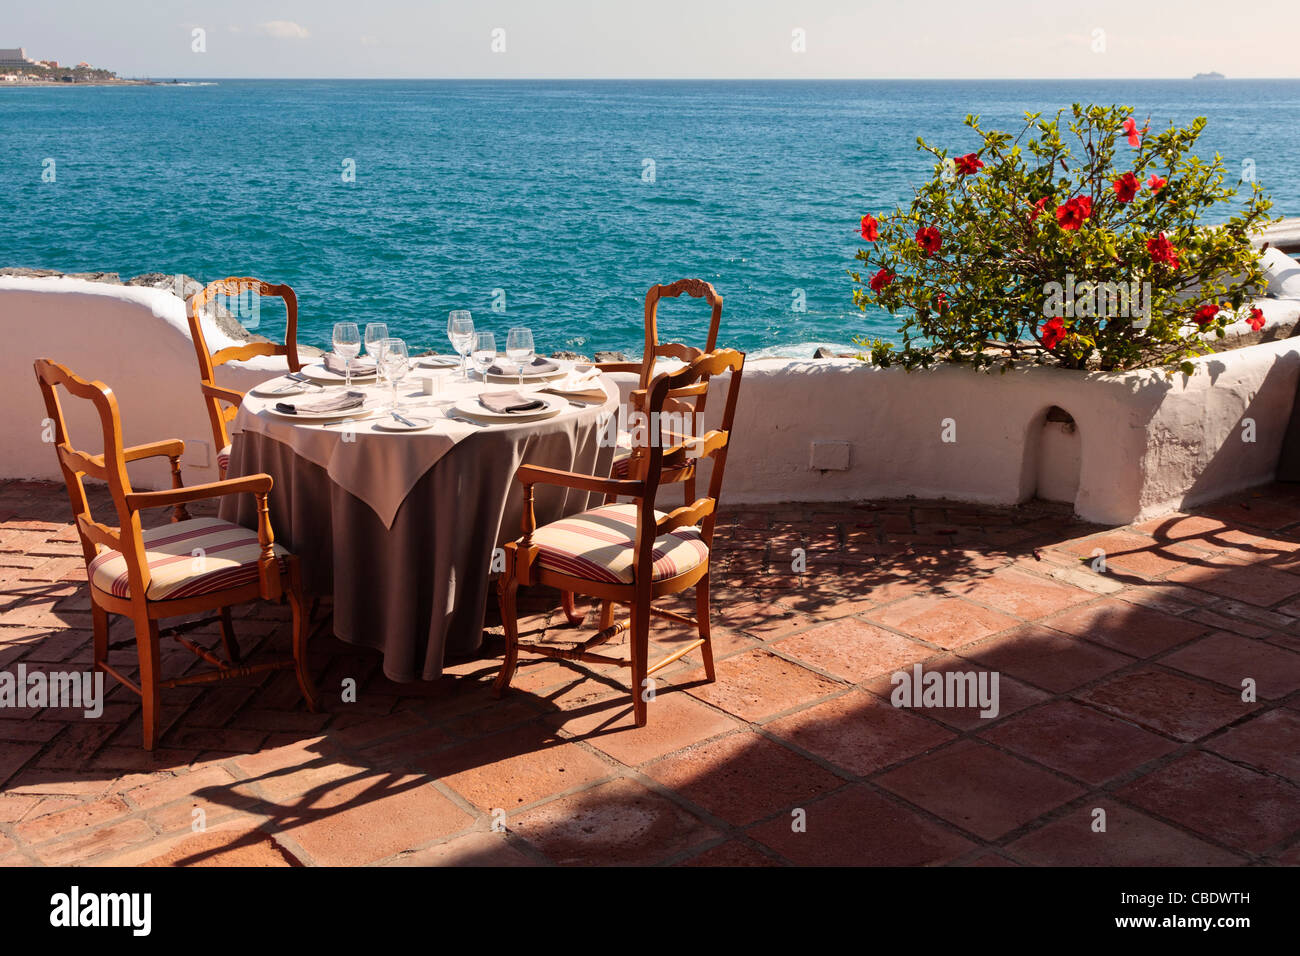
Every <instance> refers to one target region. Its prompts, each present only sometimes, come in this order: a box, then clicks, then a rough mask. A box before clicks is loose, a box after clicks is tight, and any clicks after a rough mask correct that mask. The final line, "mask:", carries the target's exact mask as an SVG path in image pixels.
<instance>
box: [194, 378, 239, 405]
mask: <svg viewBox="0 0 1300 956" xmlns="http://www.w3.org/2000/svg"><path fill="white" fill-rule="evenodd" d="M199 388H201V389H202V390H203V394H204V395H206V396H208V397H209V398H216V399H219V400H221V401H223V402H229V403H230V404H231V405H239V404H241V403H242V402H243V401H244V393H243V392H239V391H236V390H235V389H233V388H223V387H221V386H220V385H209V384H208V383H207V382H201V383H199Z"/></svg>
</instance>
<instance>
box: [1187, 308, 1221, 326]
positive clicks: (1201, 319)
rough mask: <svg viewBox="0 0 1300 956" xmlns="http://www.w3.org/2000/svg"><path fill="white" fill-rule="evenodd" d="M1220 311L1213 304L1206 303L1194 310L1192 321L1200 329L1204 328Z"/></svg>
mask: <svg viewBox="0 0 1300 956" xmlns="http://www.w3.org/2000/svg"><path fill="white" fill-rule="evenodd" d="M1221 311H1223V310H1222V309H1221V308H1220V307H1219V306H1217V305H1215V304H1214V303H1213V302H1207V303H1205V305H1203V306H1201V307H1200V308H1199V309H1197V310H1196V314H1195V315H1194V316H1192V319H1193V320H1194V321H1195V322H1196V324H1197V325H1199V326H1200V327H1201V328H1205V327H1206V326H1207V325H1209V324H1210V323H1211V322H1213V321H1214V319H1215V316H1217V315H1218V314H1219V313H1220V312H1221Z"/></svg>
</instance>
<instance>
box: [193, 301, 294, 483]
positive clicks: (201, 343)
mask: <svg viewBox="0 0 1300 956" xmlns="http://www.w3.org/2000/svg"><path fill="white" fill-rule="evenodd" d="M245 292H255V293H256V294H258V295H260V296H269V297H274V298H279V299H283V300H284V308H285V314H286V315H287V317H288V318H287V321H286V323H285V329H284V344H282V345H281V344H279V343H276V342H247V343H245V344H244V345H232V346H229V347H228V348H224V349H222V350H221V351H220V352H217V353H216V354H215V355H213V354H211V353H210V352H209V351H208V343H207V340H206V339H205V338H204V336H203V322H202V321H201V320H202V316H203V313H204V311H205V310H207V309H208V308H209V305H210V304H211V303H212V302H213V300H214V299H215V298H216V296H218V295H226V296H233V295H240V294H243V293H245ZM187 314H188V316H189V320H190V338H191V339H193V340H194V351H195V352H196V353H198V357H199V388H200V389H201V390H202V392H203V402H204V404H205V405H206V406H207V409H208V419H209V420H210V421H211V423H212V441H213V443H214V444H213V447H214V448H216V449H218V451H217V470H218V472H219V473H220V475H221V477H222V478H225V477H226V468H227V467H228V466H229V464H230V444H231V443H230V432H229V429H228V428H227V424H228V423H229V422H231V421H233V420H234V418H235V415H236V414H238V412H239V404H240V403H241V402H242V401H243V400H244V393H243V392H240V391H238V390H236V389H233V388H225V387H223V386H221V385H218V384H217V382H216V375H215V369H216V367H217V366H218V365H224V364H225V363H227V362H242V361H245V360H247V359H250V358H254V357H255V356H258V355H283V356H285V357H286V358H287V359H288V362H289V371H290V372H297V371H298V370H299V369H301V368H302V362H301V361H299V359H298V297H297V296H296V295H295V294H294V291H293V289H291V288H289V286H287V285H271V284H270V283H267V282H263V281H262V280H261V279H252V278H249V277H247V276H231V277H229V278H226V279H218V280H217V281H215V282H210V283H208V284H207V285H206V286H204V287H203V288H202V289H200V290H199V291H198V292H196V293H194V295H193V296H192V297H191V298H190V301H189V307H188V309H187Z"/></svg>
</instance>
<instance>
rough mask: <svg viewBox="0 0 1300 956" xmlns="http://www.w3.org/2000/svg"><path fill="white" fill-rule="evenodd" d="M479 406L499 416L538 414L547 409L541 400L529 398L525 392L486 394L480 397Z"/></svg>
mask: <svg viewBox="0 0 1300 956" xmlns="http://www.w3.org/2000/svg"><path fill="white" fill-rule="evenodd" d="M478 400H479V404H481V405H482V406H483V407H484V408H486V409H487V410H488V411H490V412H496V413H498V414H503V413H509V414H513V413H516V412H520V413H522V412H536V411H540V410H541V409H543V408H545V407H546V403H545V402H544V401H542V400H541V399H539V398H529V397H528V396H527V395H525V394H524V393H523V392H520V391H513V392H484V393H483V394H481V395H480V396H479V397H478Z"/></svg>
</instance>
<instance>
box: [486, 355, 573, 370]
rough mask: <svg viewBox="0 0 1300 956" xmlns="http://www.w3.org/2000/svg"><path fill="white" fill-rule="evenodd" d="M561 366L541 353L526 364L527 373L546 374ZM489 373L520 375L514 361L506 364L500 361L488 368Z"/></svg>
mask: <svg viewBox="0 0 1300 956" xmlns="http://www.w3.org/2000/svg"><path fill="white" fill-rule="evenodd" d="M559 370H560V367H559V366H558V365H556V364H555V363H554V362H552V361H551V360H550V359H548V358H542V357H541V356H540V355H538V356H537V357H535V358H534V359H533V360H532V361H531V362H529V363H528V364H527V365H525V366H524V374H525V375H545V374H546V373H547V372H558V371H559ZM488 374H489V375H518V374H519V372H518V370H517V369H516V368H515V363H514V362H506V363H505V364H504V365H502V363H500V362H498V363H497V364H496V365H493V366H492V367H491V368H490V369H488Z"/></svg>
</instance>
